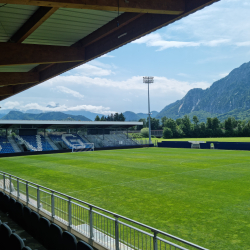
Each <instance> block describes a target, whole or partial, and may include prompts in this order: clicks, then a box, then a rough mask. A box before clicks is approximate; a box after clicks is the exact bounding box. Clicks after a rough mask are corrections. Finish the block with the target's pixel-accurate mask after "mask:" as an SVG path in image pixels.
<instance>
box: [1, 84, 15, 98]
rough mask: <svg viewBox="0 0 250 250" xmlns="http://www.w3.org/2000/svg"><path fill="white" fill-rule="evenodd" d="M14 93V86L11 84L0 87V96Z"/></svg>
mask: <svg viewBox="0 0 250 250" xmlns="http://www.w3.org/2000/svg"><path fill="white" fill-rule="evenodd" d="M13 94H14V88H13V87H12V86H6V87H1V88H0V96H10V95H13Z"/></svg>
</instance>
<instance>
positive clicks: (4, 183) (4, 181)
mask: <svg viewBox="0 0 250 250" xmlns="http://www.w3.org/2000/svg"><path fill="white" fill-rule="evenodd" d="M3 189H4V190H5V174H3Z"/></svg>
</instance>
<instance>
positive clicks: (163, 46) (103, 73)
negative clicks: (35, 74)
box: [0, 0, 250, 114]
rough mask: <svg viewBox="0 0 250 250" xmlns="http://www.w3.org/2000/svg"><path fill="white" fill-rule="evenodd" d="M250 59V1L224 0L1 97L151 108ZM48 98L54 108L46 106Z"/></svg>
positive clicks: (19, 102) (12, 102)
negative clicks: (151, 80) (145, 79)
mask: <svg viewBox="0 0 250 250" xmlns="http://www.w3.org/2000/svg"><path fill="white" fill-rule="evenodd" d="M249 61H250V1H249V0H221V1H219V2H217V3H215V4H213V5H211V6H209V7H207V8H204V9H203V10H201V11H198V12H196V13H194V14H192V15H189V16H188V17H186V18H183V19H182V20H179V21H177V22H175V23H174V24H171V25H169V26H167V27H164V28H162V29H160V30H157V31H156V32H153V33H151V34H149V35H147V36H145V37H142V38H140V39H138V40H137V41H134V42H132V43H130V44H128V45H126V46H123V47H122V48H119V49H117V50H115V51H112V52H111V53H109V54H107V55H104V56H103V57H101V58H98V59H96V60H93V61H92V62H90V63H88V64H85V65H82V66H80V67H78V68H76V69H73V70H71V71H69V72H67V73H65V74H63V75H61V76H58V77H55V78H53V79H51V80H49V81H47V82H45V83H42V84H40V85H38V86H36V87H34V88H32V89H30V90H27V91H25V92H23V93H20V94H18V95H16V96H14V97H11V98H9V99H7V100H5V101H2V102H1V103H0V105H1V107H2V109H8V108H19V109H21V110H28V109H41V110H44V111H70V110H78V111H79V110H87V111H91V112H96V113H103V114H109V113H111V112H124V111H128V110H129V111H134V112H145V113H146V112H147V86H146V85H145V84H143V83H142V77H143V76H148V75H149V76H154V77H155V83H154V84H152V85H151V86H150V96H151V110H156V111H160V110H161V109H163V108H164V107H165V106H166V105H168V104H170V103H172V102H174V101H176V100H179V99H181V98H182V97H183V96H184V95H185V94H186V93H187V92H188V91H189V90H190V89H192V88H203V89H205V88H208V87H209V86H210V85H211V84H212V83H213V82H214V81H216V80H219V79H221V78H222V77H225V76H226V75H227V74H228V73H229V72H230V71H231V70H233V69H234V68H236V67H239V66H240V65H241V64H243V63H245V62H249ZM48 104H50V105H52V106H54V108H48V107H46V106H47V105H48Z"/></svg>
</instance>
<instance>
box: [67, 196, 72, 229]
mask: <svg viewBox="0 0 250 250" xmlns="http://www.w3.org/2000/svg"><path fill="white" fill-rule="evenodd" d="M68 221H69V225H68V227H69V228H71V225H72V211H71V198H70V197H69V200H68Z"/></svg>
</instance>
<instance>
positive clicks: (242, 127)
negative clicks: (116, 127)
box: [134, 115, 250, 139]
mask: <svg viewBox="0 0 250 250" xmlns="http://www.w3.org/2000/svg"><path fill="white" fill-rule="evenodd" d="M139 121H140V122H143V126H137V127H136V128H134V129H137V130H140V129H142V128H148V119H147V120H146V119H140V120H139ZM150 121H151V129H152V130H158V129H163V138H166V139H168V138H204V137H249V136H250V121H245V120H236V119H235V118H234V117H229V118H227V119H226V120H224V121H223V122H221V121H220V120H219V119H218V118H217V117H214V118H210V117H208V118H207V121H206V123H205V122H199V119H198V117H197V116H193V119H192V120H190V118H189V116H187V115H185V116H184V117H183V118H178V119H176V120H174V119H171V118H167V117H166V116H164V117H162V118H161V120H159V119H156V118H151V119H150Z"/></svg>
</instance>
